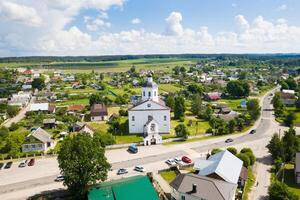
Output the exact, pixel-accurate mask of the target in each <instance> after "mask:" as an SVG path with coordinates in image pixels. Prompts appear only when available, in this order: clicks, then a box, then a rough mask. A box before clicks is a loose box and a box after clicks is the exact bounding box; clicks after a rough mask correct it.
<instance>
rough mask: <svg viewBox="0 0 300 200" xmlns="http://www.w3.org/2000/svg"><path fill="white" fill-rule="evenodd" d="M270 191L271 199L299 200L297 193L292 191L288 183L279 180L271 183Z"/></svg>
mask: <svg viewBox="0 0 300 200" xmlns="http://www.w3.org/2000/svg"><path fill="white" fill-rule="evenodd" d="M268 193H269V199H271V200H298V197H297V195H295V194H294V193H292V192H290V190H289V189H288V187H287V185H286V184H284V183H282V182H279V181H274V182H273V183H272V184H271V185H270V187H269V190H268Z"/></svg>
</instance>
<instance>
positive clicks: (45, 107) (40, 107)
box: [29, 103, 55, 114]
mask: <svg viewBox="0 0 300 200" xmlns="http://www.w3.org/2000/svg"><path fill="white" fill-rule="evenodd" d="M29 112H46V113H49V114H51V113H54V112H55V105H50V104H49V103H33V104H31V105H30V109H29Z"/></svg>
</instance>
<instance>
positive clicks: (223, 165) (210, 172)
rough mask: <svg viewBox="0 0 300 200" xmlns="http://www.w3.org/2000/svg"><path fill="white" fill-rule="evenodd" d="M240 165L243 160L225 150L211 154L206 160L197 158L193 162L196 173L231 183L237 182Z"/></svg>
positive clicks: (241, 165)
mask: <svg viewBox="0 0 300 200" xmlns="http://www.w3.org/2000/svg"><path fill="white" fill-rule="evenodd" d="M242 167H243V161H241V160H240V159H239V158H237V157H236V156H235V155H233V154H232V153H230V152H229V151H227V150H225V151H221V152H219V153H216V154H214V155H211V156H209V158H208V159H207V160H203V159H198V160H196V161H195V164H194V169H195V170H197V171H198V175H200V176H207V177H210V178H215V179H218V180H223V181H226V182H228V183H233V184H237V183H238V180H239V177H240V174H241V170H242Z"/></svg>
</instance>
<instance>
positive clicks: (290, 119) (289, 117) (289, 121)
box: [284, 112, 296, 127]
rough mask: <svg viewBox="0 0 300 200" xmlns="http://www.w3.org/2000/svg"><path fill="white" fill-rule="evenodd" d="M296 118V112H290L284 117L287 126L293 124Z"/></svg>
mask: <svg viewBox="0 0 300 200" xmlns="http://www.w3.org/2000/svg"><path fill="white" fill-rule="evenodd" d="M295 119H296V115H295V113H294V112H289V114H288V115H287V116H286V117H285V119H284V124H285V125H286V126H289V127H291V126H293V125H294V120H295Z"/></svg>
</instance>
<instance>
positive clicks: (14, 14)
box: [0, 1, 42, 26]
mask: <svg viewBox="0 0 300 200" xmlns="http://www.w3.org/2000/svg"><path fill="white" fill-rule="evenodd" d="M0 19H2V20H5V21H16V22H19V23H22V24H26V25H29V26H40V25H41V23H42V19H41V18H40V16H39V15H38V14H37V12H36V10H35V9H34V8H32V7H29V6H25V5H20V4H16V3H13V2H8V1H4V2H0Z"/></svg>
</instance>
